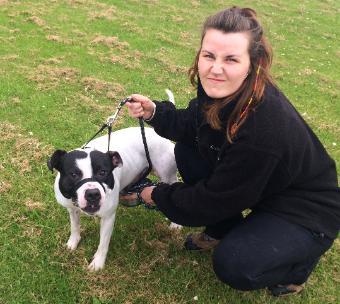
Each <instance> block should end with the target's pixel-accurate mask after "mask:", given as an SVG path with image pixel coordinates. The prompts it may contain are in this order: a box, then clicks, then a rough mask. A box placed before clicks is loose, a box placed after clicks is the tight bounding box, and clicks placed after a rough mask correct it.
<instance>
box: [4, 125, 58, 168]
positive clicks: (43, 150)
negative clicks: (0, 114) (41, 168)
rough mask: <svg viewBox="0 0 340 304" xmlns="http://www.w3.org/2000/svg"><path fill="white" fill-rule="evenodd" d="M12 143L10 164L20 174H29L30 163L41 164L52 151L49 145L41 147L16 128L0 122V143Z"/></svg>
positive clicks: (40, 144)
mask: <svg viewBox="0 0 340 304" xmlns="http://www.w3.org/2000/svg"><path fill="white" fill-rule="evenodd" d="M7 141H14V144H13V145H12V152H11V159H10V163H11V164H12V165H13V166H15V167H16V168H18V170H19V173H20V174H24V173H27V172H31V170H32V164H31V163H32V162H33V161H35V162H42V161H43V160H45V159H46V158H47V157H48V155H50V154H51V153H52V151H53V148H52V147H51V146H49V145H43V144H42V143H40V142H39V141H38V140H37V139H36V138H34V137H32V136H28V135H27V136H25V135H23V134H22V133H21V131H20V130H18V127H17V126H14V125H12V124H9V123H3V122H0V144H1V142H7Z"/></svg>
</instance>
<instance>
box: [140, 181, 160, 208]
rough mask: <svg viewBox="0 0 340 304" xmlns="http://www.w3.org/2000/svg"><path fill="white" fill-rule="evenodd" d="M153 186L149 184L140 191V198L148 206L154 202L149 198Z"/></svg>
mask: <svg viewBox="0 0 340 304" xmlns="http://www.w3.org/2000/svg"><path fill="white" fill-rule="evenodd" d="M154 188H155V186H150V187H145V188H144V189H143V191H142V192H141V193H140V195H141V197H142V199H143V200H144V202H145V203H146V204H147V205H150V206H155V205H156V204H155V202H154V201H153V200H152V198H151V194H152V191H153V189H154Z"/></svg>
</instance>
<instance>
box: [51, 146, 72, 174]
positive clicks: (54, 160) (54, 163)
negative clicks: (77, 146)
mask: <svg viewBox="0 0 340 304" xmlns="http://www.w3.org/2000/svg"><path fill="white" fill-rule="evenodd" d="M66 153H67V152H66V151H65V150H56V151H54V153H53V155H52V156H51V158H50V159H49V160H48V161H47V167H48V169H50V170H51V171H52V172H53V169H57V170H58V171H59V172H60V169H61V166H60V165H61V163H60V161H61V158H62V157H63V156H64V155H65V154H66Z"/></svg>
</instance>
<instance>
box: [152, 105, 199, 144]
mask: <svg viewBox="0 0 340 304" xmlns="http://www.w3.org/2000/svg"><path fill="white" fill-rule="evenodd" d="M154 102H155V104H156V112H155V115H154V117H153V118H152V120H151V121H148V124H150V125H151V126H152V127H153V128H154V130H155V131H156V133H157V134H158V135H160V136H162V137H165V138H167V139H170V140H173V141H180V142H183V143H188V144H192V143H193V142H194V141H195V138H196V115H197V111H198V110H197V108H198V106H197V100H196V99H193V100H191V101H190V103H189V105H188V107H187V108H186V109H176V107H175V105H174V104H172V103H171V102H168V101H162V102H158V101H154Z"/></svg>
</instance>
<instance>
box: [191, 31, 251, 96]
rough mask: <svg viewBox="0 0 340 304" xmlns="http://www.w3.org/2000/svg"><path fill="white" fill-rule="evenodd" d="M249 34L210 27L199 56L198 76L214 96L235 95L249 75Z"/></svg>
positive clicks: (209, 94) (205, 89)
mask: <svg viewBox="0 0 340 304" xmlns="http://www.w3.org/2000/svg"><path fill="white" fill-rule="evenodd" d="M248 44H249V36H248V34H247V33H224V32H222V31H219V30H215V29H209V30H207V32H206V34H205V36H204V38H203V41H202V47H201V52H200V54H199V59H198V75H199V77H200V80H201V84H202V86H203V89H204V91H205V92H206V93H207V95H208V96H210V97H211V98H223V97H226V96H228V95H231V94H233V93H234V92H235V91H237V89H238V88H239V87H240V86H241V84H242V83H243V81H244V80H245V78H246V77H247V75H248V72H249V67H250V57H249V53H248Z"/></svg>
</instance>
